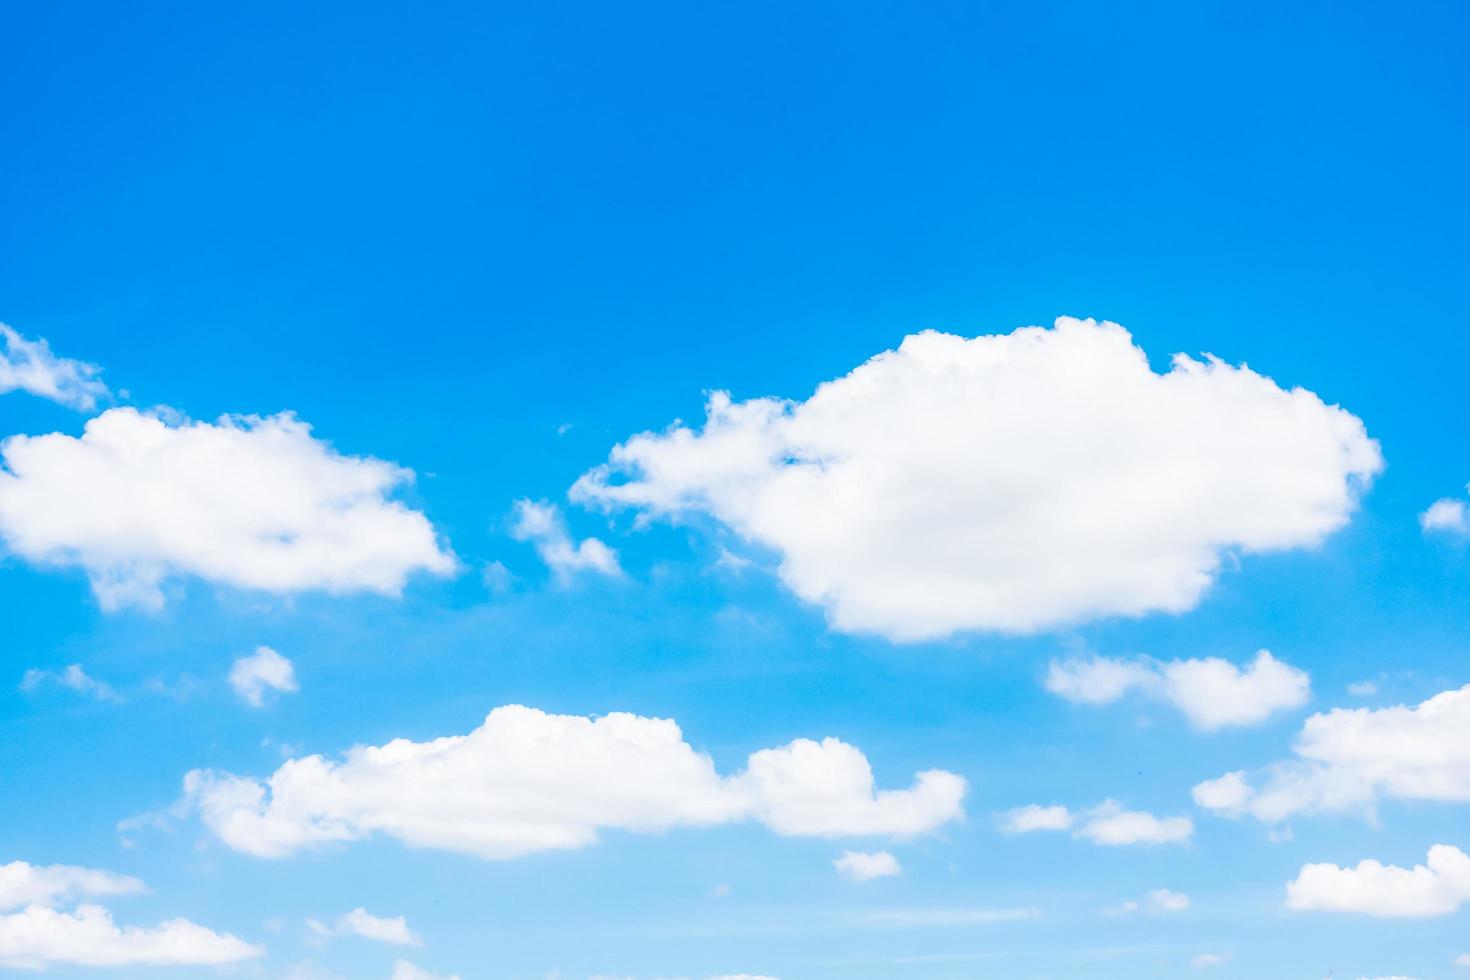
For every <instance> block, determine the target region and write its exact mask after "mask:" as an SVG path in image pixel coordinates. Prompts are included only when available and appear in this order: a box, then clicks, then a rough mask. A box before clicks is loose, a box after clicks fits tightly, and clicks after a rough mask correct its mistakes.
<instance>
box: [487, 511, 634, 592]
mask: <svg viewBox="0 0 1470 980" xmlns="http://www.w3.org/2000/svg"><path fill="white" fill-rule="evenodd" d="M510 534H511V537H513V538H515V539H516V540H517V541H527V542H530V543H531V544H532V545H533V546H534V547H535V548H536V554H538V555H540V556H541V560H542V561H544V562H545V563H546V567H547V568H549V569H551V572H552V574H553V575H555V576H556V577H557V579H558V580H560V581H563V582H565V581H568V580H569V579H571V578H572V576H574V575H576V574H577V573H578V572H595V573H597V574H599V575H608V576H614V577H615V576H618V575H621V574H622V568H621V567H619V565H618V556H617V553H616V552H615V551H613V550H612V549H611V548H609V547H608V546H607V545H606V544H604V543H603V542H601V541H599V540H598V539H597V538H584V539H583V540H582V541H580V542H578V543H576V544H573V543H572V538H571V535H570V534H569V533H568V532H567V523H566V520H565V519H563V517H562V515H561V511H560V510H559V509H558V508H557V506H556V505H555V504H549V503H547V502H545V501H541V502H537V501H532V500H517V501H516V505H515V512H514V515H513V521H512V523H511V527H510Z"/></svg>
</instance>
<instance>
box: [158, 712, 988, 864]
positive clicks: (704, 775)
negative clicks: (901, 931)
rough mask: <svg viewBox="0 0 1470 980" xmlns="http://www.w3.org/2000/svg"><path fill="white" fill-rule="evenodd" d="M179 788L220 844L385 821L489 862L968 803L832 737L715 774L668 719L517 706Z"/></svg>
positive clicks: (807, 826)
mask: <svg viewBox="0 0 1470 980" xmlns="http://www.w3.org/2000/svg"><path fill="white" fill-rule="evenodd" d="M184 791H185V799H186V800H187V801H188V802H189V804H190V805H192V806H193V807H195V808H197V810H198V812H199V814H200V816H201V818H202V819H203V821H204V823H205V824H206V826H208V828H209V829H210V830H211V831H212V832H213V833H214V834H216V835H217V836H218V837H219V838H220V839H221V840H222V841H223V842H224V843H226V844H227V845H229V846H230V847H232V848H235V849H236V850H240V851H244V852H247V853H250V854H255V855H258V856H261V857H280V856H283V855H286V854H289V853H291V852H293V851H297V850H300V849H302V848H306V847H311V846H315V845H322V844H326V843H329V842H333V841H352V840H358V839H361V838H364V837H368V836H370V835H373V834H385V835H387V836H390V837H394V838H396V839H398V840H401V841H403V842H404V843H406V844H408V845H409V846H412V847H430V848H438V849H443V850H450V851H458V852H462V853H467V854H473V855H476V856H479V857H482V858H485V859H489V860H498V859H506V858H513V857H517V856H520V855H523V854H530V853H534V852H537V851H544V850H553V849H569V848H577V847H583V846H586V845H588V844H591V843H592V842H594V841H595V840H596V839H597V836H598V832H599V830H602V829H614V828H615V829H620V830H626V831H634V832H643V833H656V832H660V831H665V830H669V829H672V828H675V827H698V826H714V825H719V824H728V823H733V822H736V821H742V820H757V821H759V822H761V823H762V824H764V825H765V826H767V827H769V828H770V829H771V830H773V831H775V832H776V833H779V834H785V835H795V836H817V837H841V836H861V835H884V836H893V837H908V836H913V835H917V834H922V833H925V832H928V831H932V830H934V829H935V828H937V827H939V826H940V825H942V824H944V823H947V822H949V821H951V820H955V819H958V818H959V817H961V816H962V813H963V811H962V806H961V804H962V800H963V798H964V794H965V781H964V780H963V779H962V778H961V777H959V776H957V775H954V774H953V773H949V772H944V771H942V770H929V771H926V772H921V773H919V774H918V775H917V777H916V778H915V781H914V784H913V785H912V786H911V787H910V788H908V789H901V790H878V789H876V788H875V785H874V779H873V771H872V769H871V767H870V766H869V764H868V760H867V758H866V757H865V756H864V755H863V753H862V752H860V751H859V750H858V749H857V748H855V747H853V746H851V745H848V744H847V743H845V742H842V741H839V740H837V739H834V738H828V739H824V740H822V741H820V742H816V741H811V740H808V739H798V740H796V741H794V742H791V743H790V744H788V745H785V746H782V747H780V748H774V749H764V750H761V751H759V752H755V753H752V754H751V755H750V757H749V759H748V760H747V763H746V766H745V769H744V770H743V771H741V772H738V773H735V774H733V775H721V774H720V773H718V772H717V771H716V770H715V766H714V763H713V761H712V760H711V759H710V758H709V756H707V755H704V754H702V753H700V752H697V751H695V749H694V748H692V747H691V746H690V745H689V744H688V743H687V742H685V741H684V738H683V735H682V733H681V732H680V730H679V726H678V725H676V724H675V723H674V722H673V721H670V720H666V719H659V718H645V717H641V716H638V715H633V714H626V713H613V714H608V715H603V716H601V717H597V718H587V717H583V716H579V715H551V714H546V713H544V712H542V711H538V710H536V709H533V708H527V707H522V706H519V705H510V706H506V707H501V708H497V709H495V710H494V711H492V712H491V713H490V714H489V716H487V717H486V719H485V722H484V724H482V725H481V726H480V727H479V728H476V729H475V730H474V731H472V732H470V733H469V734H467V735H454V736H448V737H444V738H438V739H433V740H431V741H427V742H413V741H409V740H407V739H398V740H395V741H392V742H389V743H388V744H386V745H381V746H358V747H356V748H353V749H351V750H350V751H348V752H347V753H346V756H345V758H344V759H343V760H341V761H333V760H328V759H325V758H323V757H322V756H319V755H313V756H307V757H305V758H301V759H293V760H291V761H288V762H287V763H285V764H284V765H282V766H281V767H280V769H278V770H277V771H276V772H275V773H274V774H273V775H272V776H270V778H269V779H268V780H266V781H264V782H262V781H260V780H256V779H251V778H243V777H239V776H235V775H232V774H229V773H219V772H213V771H206V770H195V771H193V772H190V773H189V774H188V775H187V776H186V777H185V780H184Z"/></svg>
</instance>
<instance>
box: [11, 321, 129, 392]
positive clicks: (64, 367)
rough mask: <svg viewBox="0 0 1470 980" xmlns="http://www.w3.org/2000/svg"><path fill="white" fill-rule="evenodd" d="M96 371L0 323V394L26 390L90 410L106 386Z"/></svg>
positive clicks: (40, 340) (91, 366)
mask: <svg viewBox="0 0 1470 980" xmlns="http://www.w3.org/2000/svg"><path fill="white" fill-rule="evenodd" d="M100 373H101V368H99V367H97V366H96V365H95V364H87V363H85V362H83V361H73V360H71V359H69V358H65V357H57V356H56V355H55V354H53V353H51V347H50V345H48V344H47V343H46V341H45V340H42V339H40V338H37V339H36V340H28V339H26V338H25V337H22V336H21V335H20V334H19V333H17V332H16V331H15V330H14V329H12V328H11V327H8V326H6V325H5V324H3V323H0V394H4V393H6V392H9V391H28V392H30V393H31V394H33V395H39V396H40V397H42V398H49V399H51V400H52V401H54V402H58V403H60V404H62V405H66V406H68V407H70V408H77V409H82V410H84V411H91V410H92V408H94V407H95V406H96V404H97V399H98V398H103V397H106V395H107V386H106V385H105V384H103V383H102V382H101V381H99V380H98V378H97V375H98V374H100Z"/></svg>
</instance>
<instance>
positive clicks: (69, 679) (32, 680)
mask: <svg viewBox="0 0 1470 980" xmlns="http://www.w3.org/2000/svg"><path fill="white" fill-rule="evenodd" d="M52 681H54V682H55V683H57V684H60V685H61V686H62V687H65V688H68V689H70V690H73V691H76V692H77V693H78V694H85V695H86V696H87V697H90V698H95V699H97V700H98V701H121V700H122V698H121V697H120V696H119V695H118V693H117V692H116V691H115V690H113V689H112V685H110V684H108V683H107V682H105V681H99V680H97V679H96V678H95V677H92V676H91V675H89V674H88V673H87V672H86V671H85V670H83V669H82V665H81V664H70V665H68V666H67V667H66V669H65V670H39V669H37V668H35V667H32V668H31V669H30V670H28V671H26V672H25V675H24V676H23V677H21V679H20V689H21V690H22V691H26V692H30V691H34V690H35V689H36V688H38V687H40V686H41V685H42V684H45V683H48V682H52Z"/></svg>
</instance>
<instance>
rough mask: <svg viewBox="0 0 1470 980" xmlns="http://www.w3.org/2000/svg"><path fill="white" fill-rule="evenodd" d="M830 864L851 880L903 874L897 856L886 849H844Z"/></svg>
mask: <svg viewBox="0 0 1470 980" xmlns="http://www.w3.org/2000/svg"><path fill="white" fill-rule="evenodd" d="M832 866H833V867H835V868H836V869H837V870H838V872H839V873H840V874H841V875H842V876H843V877H844V878H847V879H849V880H851V881H871V880H872V879H874V878H896V877H898V876H899V875H901V874H903V866H902V865H901V864H899V863H898V858H896V857H894V856H893V855H892V854H889V853H888V852H887V851H873V852H871V853H865V852H863V851H846V852H844V853H843V854H842V856H841V857H839V858H837V859H836V860H834V861H833V862H832Z"/></svg>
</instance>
